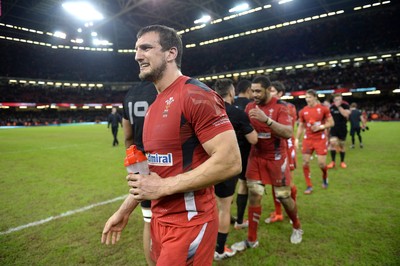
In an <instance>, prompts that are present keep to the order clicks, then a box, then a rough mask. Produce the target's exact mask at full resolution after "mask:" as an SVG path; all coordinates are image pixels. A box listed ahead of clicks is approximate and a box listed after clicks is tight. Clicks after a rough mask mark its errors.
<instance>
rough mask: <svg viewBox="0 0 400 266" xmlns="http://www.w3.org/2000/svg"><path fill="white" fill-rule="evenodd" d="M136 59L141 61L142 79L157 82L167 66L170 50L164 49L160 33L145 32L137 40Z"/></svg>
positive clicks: (140, 75)
mask: <svg viewBox="0 0 400 266" xmlns="http://www.w3.org/2000/svg"><path fill="white" fill-rule="evenodd" d="M135 49H136V55H135V60H136V61H137V62H138V63H139V67H140V73H139V78H140V79H141V80H147V81H151V82H155V81H157V80H160V79H161V78H162V76H163V75H164V71H165V69H166V68H167V60H166V56H167V53H168V51H162V47H161V45H160V42H159V35H158V33H156V32H147V33H145V34H143V35H142V36H141V37H140V38H139V39H138V40H137V42H136V46H135Z"/></svg>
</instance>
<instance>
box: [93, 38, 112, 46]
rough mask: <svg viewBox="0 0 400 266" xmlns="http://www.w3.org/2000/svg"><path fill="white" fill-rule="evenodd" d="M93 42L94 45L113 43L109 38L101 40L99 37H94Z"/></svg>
mask: <svg viewBox="0 0 400 266" xmlns="http://www.w3.org/2000/svg"><path fill="white" fill-rule="evenodd" d="M93 44H94V45H96V46H97V45H112V43H110V42H109V41H107V40H99V39H93Z"/></svg>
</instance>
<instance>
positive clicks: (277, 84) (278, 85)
mask: <svg viewBox="0 0 400 266" xmlns="http://www.w3.org/2000/svg"><path fill="white" fill-rule="evenodd" d="M271 86H272V87H274V88H275V89H276V91H277V92H278V93H280V92H282V95H283V94H285V92H286V88H285V85H283V83H282V82H280V81H277V80H276V81H272V82H271Z"/></svg>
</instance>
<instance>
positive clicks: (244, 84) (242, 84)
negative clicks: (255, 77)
mask: <svg viewBox="0 0 400 266" xmlns="http://www.w3.org/2000/svg"><path fill="white" fill-rule="evenodd" d="M250 87H251V82H250V81H249V80H247V79H242V80H241V81H239V83H238V84H237V91H238V92H239V93H246V91H247V90H248V89H249V88H250Z"/></svg>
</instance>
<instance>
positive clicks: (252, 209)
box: [247, 206, 261, 242]
mask: <svg viewBox="0 0 400 266" xmlns="http://www.w3.org/2000/svg"><path fill="white" fill-rule="evenodd" d="M260 217H261V206H249V208H248V218H249V229H248V232H247V239H248V241H250V242H254V241H257V229H258V223H259V222H260Z"/></svg>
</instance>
